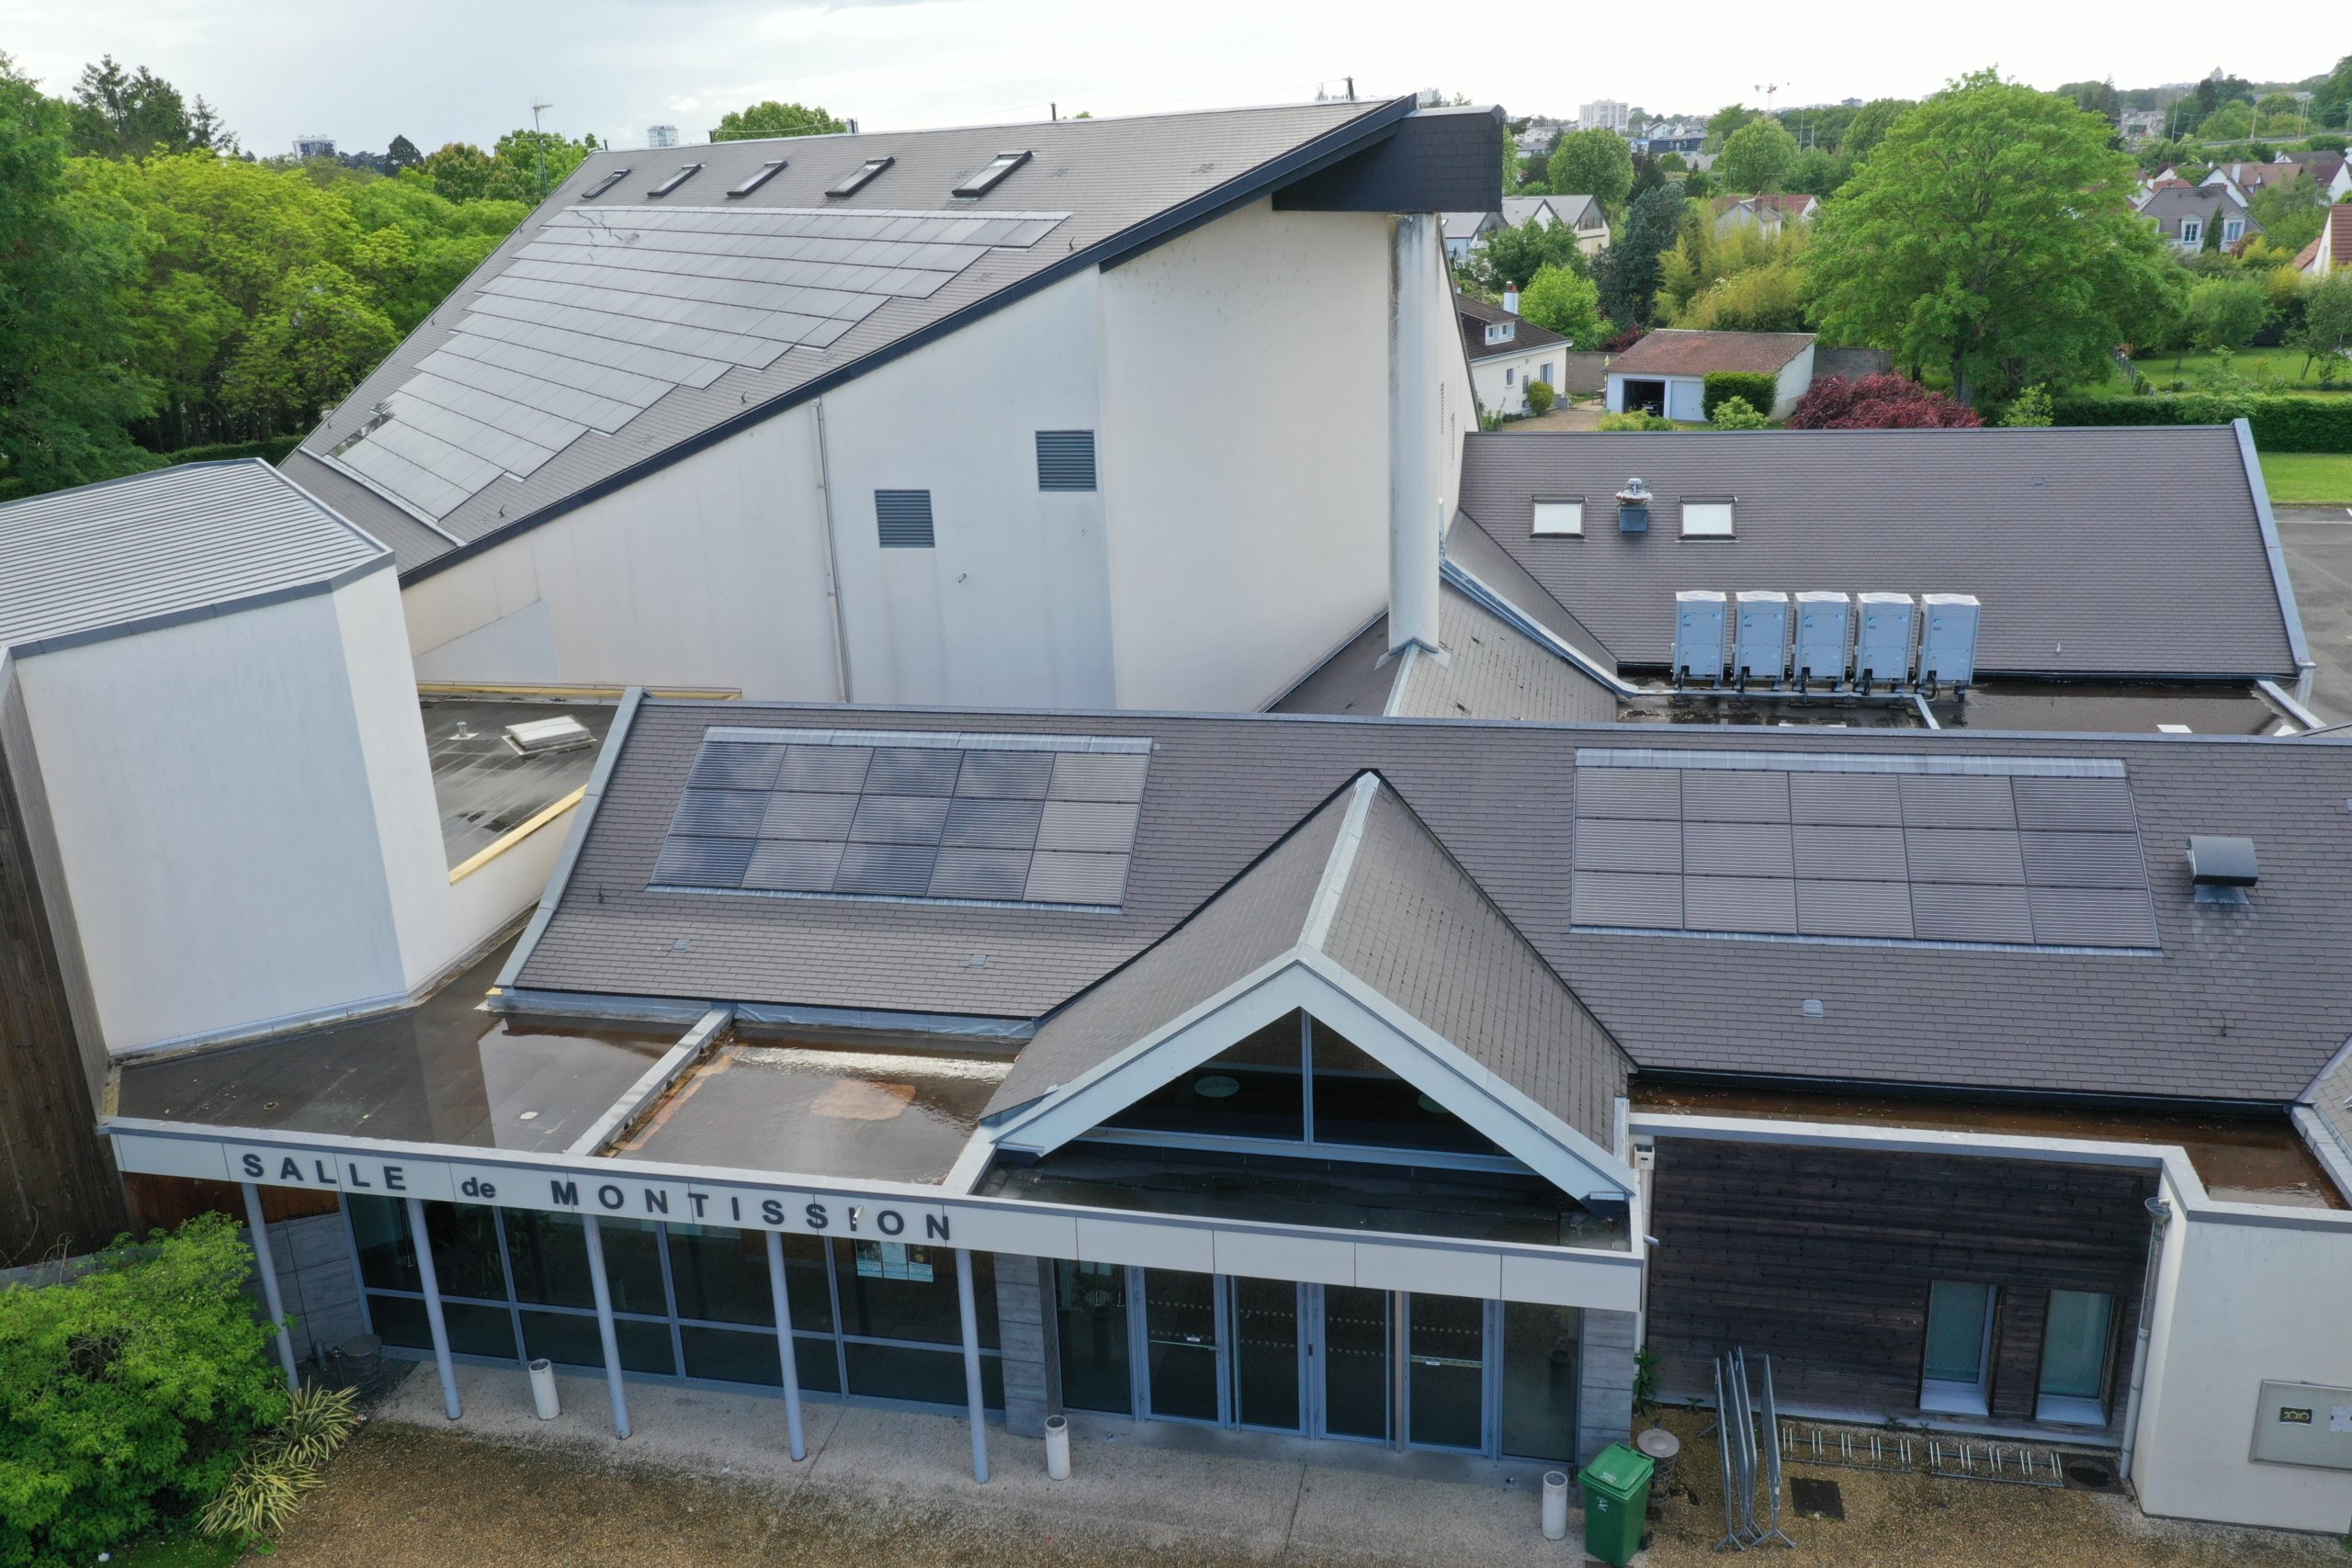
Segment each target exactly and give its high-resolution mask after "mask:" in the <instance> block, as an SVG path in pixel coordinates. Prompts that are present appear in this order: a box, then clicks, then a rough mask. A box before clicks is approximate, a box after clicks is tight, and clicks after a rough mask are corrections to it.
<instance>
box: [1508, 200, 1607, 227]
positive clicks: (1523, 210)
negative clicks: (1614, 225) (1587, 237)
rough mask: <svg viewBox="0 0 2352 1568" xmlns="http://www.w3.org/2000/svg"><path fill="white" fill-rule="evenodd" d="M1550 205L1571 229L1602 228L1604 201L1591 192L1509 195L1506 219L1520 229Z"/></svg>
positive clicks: (1554, 212)
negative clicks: (1577, 194)
mask: <svg viewBox="0 0 2352 1568" xmlns="http://www.w3.org/2000/svg"><path fill="white" fill-rule="evenodd" d="M1545 209H1550V210H1551V212H1552V213H1553V214H1554V215H1555V217H1557V218H1558V220H1560V221H1561V222H1563V223H1566V225H1567V226H1568V227H1569V228H1571V229H1592V228H1598V227H1600V222H1601V217H1600V203H1599V202H1597V201H1595V200H1594V199H1593V198H1592V197H1589V196H1507V197H1503V221H1504V222H1505V223H1508V224H1509V225H1510V226H1511V227H1512V228H1514V229H1516V228H1519V227H1520V226H1521V225H1522V224H1524V223H1527V222H1530V221H1532V220H1533V219H1534V218H1535V216H1536V215H1537V214H1538V213H1541V212H1543V211H1544V210H1545Z"/></svg>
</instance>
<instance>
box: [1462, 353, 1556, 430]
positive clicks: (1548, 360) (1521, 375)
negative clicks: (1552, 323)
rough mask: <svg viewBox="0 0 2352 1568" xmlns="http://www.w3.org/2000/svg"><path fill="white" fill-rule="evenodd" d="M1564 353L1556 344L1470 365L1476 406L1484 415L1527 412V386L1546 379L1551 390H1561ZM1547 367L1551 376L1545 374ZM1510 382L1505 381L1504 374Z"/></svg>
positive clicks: (1475, 361)
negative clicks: (1475, 392)
mask: <svg viewBox="0 0 2352 1568" xmlns="http://www.w3.org/2000/svg"><path fill="white" fill-rule="evenodd" d="M1566 358H1567V350H1566V348H1565V347H1563V346H1562V345H1561V344H1556V343H1555V344H1551V345H1550V346H1548V347H1545V348H1533V349H1529V350H1527V351H1526V352H1525V353H1523V354H1506V355H1496V356H1495V357H1493V358H1490V359H1474V360H1472V361H1471V362H1470V379H1471V384H1472V386H1473V387H1475V388H1476V390H1477V393H1478V407H1479V409H1480V411H1481V412H1487V413H1509V414H1517V413H1524V412H1527V384H1528V383H1529V382H1530V381H1540V380H1549V381H1550V382H1551V383H1552V390H1553V391H1555V392H1557V391H1559V390H1560V381H1561V379H1562V377H1561V367H1562V364H1563V362H1564V361H1566ZM1546 365H1549V366H1550V367H1551V369H1552V374H1551V375H1550V376H1549V377H1546V376H1544V367H1545V366H1546ZM1507 371H1508V372H1509V373H1510V379H1509V380H1505V379H1504V373H1505V372H1507Z"/></svg>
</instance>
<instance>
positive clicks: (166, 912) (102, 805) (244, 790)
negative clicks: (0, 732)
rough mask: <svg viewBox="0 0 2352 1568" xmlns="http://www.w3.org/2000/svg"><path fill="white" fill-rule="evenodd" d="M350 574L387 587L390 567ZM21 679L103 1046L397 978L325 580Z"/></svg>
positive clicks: (364, 584) (213, 1025)
mask: <svg viewBox="0 0 2352 1568" xmlns="http://www.w3.org/2000/svg"><path fill="white" fill-rule="evenodd" d="M356 589H368V590H370V591H372V592H373V593H374V594H375V595H376V596H377V597H379V598H381V599H387V600H389V599H390V596H391V594H392V592H393V588H392V585H391V574H390V572H389V571H385V572H379V573H377V574H375V575H374V576H373V577H372V578H368V579H363V580H361V581H360V582H358V583H356V584H352V585H350V587H347V588H346V589H345V590H344V591H343V592H345V593H349V592H353V591H354V590H356ZM401 651H402V652H404V649H403V650H401ZM394 669H395V671H397V670H398V669H399V662H398V660H396V661H395V663H394ZM19 680H20V682H21V683H22V689H23V692H24V696H25V704H26V709H27V713H28V718H29V719H30V722H31V727H32V730H33V735H34V743H35V745H36V746H37V747H38V748H39V750H40V765H41V771H42V774H43V777H44V778H45V780H46V782H47V784H48V790H49V799H50V805H51V811H52V814H53V817H54V819H55V823H56V832H57V840H58V847H59V852H60V859H61V860H62V863H63V865H64V870H65V875H66V877H67V879H68V882H69V884H70V886H71V888H72V892H73V899H74V918H75V921H76V924H77V925H78V927H79V929H80V933H81V940H82V948H83V953H84V956H85V961H86V963H87V964H88V967H89V973H90V982H91V989H92V991H93V993H94V996H95V998H96V1007H97V1012H98V1024H99V1028H100V1030H101V1032H103V1034H104V1036H105V1040H106V1043H107V1048H108V1049H109V1050H116V1051H119V1050H122V1049H125V1048H128V1047H132V1046H138V1045H145V1044H152V1043H156V1042H158V1041H164V1040H171V1039H178V1038H182V1037H185V1036H187V1035H190V1034H197V1033H204V1032H212V1031H217V1030H224V1029H232V1028H235V1027H238V1026H241V1025H244V1024H248V1023H253V1022H256V1021H266V1020H271V1019H277V1018H283V1017H288V1016H292V1015H298V1014H302V1013H307V1012H311V1011H314V1010H323V1009H333V1008H340V1007H345V1006H349V1005H351V1004H354V1003H357V1002H362V1001H367V1000H373V999H379V998H388V997H391V996H395V995H398V994H400V993H401V992H403V991H404V990H405V989H406V981H405V978H404V976H403V973H402V965H401V933H400V930H399V925H400V921H399V919H398V918H397V917H396V916H395V913H394V904H395V900H394V897H393V893H392V889H391V886H390V882H389V879H388V877H387V874H386V867H385V860H384V854H383V846H382V844H381V843H380V841H379V836H378V829H377V824H376V820H375V810H374V802H373V799H372V792H371V788H370V783H369V779H368V759H367V755H366V750H365V748H364V747H363V744H362V742H361V739H360V720H359V717H358V714H357V711H356V706H355V702H354V693H353V687H352V683H351V681H350V678H349V671H348V669H347V665H346V659H345V641H344V636H343V628H342V625H341V622H340V618H339V613H338V607H337V604H335V602H334V598H333V597H331V596H329V595H325V594H317V595H312V596H311V597H308V598H303V599H296V600H290V601H287V602H285V603H281V604H274V605H270V606H267V607H266V608H262V609H258V610H250V611H245V612H243V613H240V614H235V615H222V616H218V617H214V618H211V619H207V620H201V621H192V622H188V623H186V624H184V625H181V626H172V627H168V628H165V629H163V630H160V631H153V632H148V633H145V634H143V635H140V636H135V637H119V638H115V639H112V640H109V641H105V642H96V643H89V644H85V645H84V646H82V647H79V648H72V649H61V650H59V651H56V652H51V653H44V654H41V655H40V656H38V657H35V658H32V659H28V660H22V661H21V663H20V666H19ZM415 711H416V708H415V698H414V694H413V692H412V693H411V694H410V699H409V712H410V714H411V716H412V719H413V716H414V714H415ZM418 744H419V746H420V748H421V747H422V744H423V742H422V738H421V734H420V739H419V741H418ZM426 800H427V803H428V805H429V802H430V794H429V786H428V794H427V796H426ZM403 901H404V902H407V901H408V900H405V899H404V900H403Z"/></svg>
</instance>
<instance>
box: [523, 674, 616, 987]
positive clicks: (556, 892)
mask: <svg viewBox="0 0 2352 1568" xmlns="http://www.w3.org/2000/svg"><path fill="white" fill-rule="evenodd" d="M644 702H645V688H644V687H642V686H631V687H630V688H629V689H628V691H626V692H624V693H622V694H621V704H620V708H619V711H618V712H616V713H615V714H614V716H613V725H612V728H610V729H608V730H607V731H605V747H604V750H601V751H599V752H598V753H597V754H596V765H595V767H594V768H593V769H591V770H590V772H589V774H588V782H587V784H584V785H582V790H581V796H580V805H579V807H578V808H577V809H576V810H574V811H573V813H572V818H571V834H570V836H568V837H567V838H566V839H565V840H564V841H563V848H562V850H561V851H560V852H558V854H557V856H556V863H555V869H554V870H553V872H551V873H550V874H548V885H547V886H546V888H545V889H543V890H542V891H541V892H540V894H539V904H538V908H536V909H533V910H532V911H531V920H530V923H529V924H528V925H526V926H525V927H524V928H523V934H522V935H521V936H519V937H517V938H515V951H514V952H513V953H509V954H507V958H506V963H505V965H504V966H503V968H501V969H500V970H499V972H498V978H497V980H496V981H495V982H493V984H495V985H496V986H497V987H499V988H500V989H502V990H503V989H506V988H507V987H512V986H513V985H514V984H515V981H516V979H517V977H518V976H521V974H522V973H523V965H524V964H526V963H528V962H529V961H530V957H531V954H532V953H535V952H537V950H538V945H539V939H540V938H541V937H543V936H545V935H546V934H547V930H548V925H549V924H551V923H552V922H553V921H554V919H555V912H556V908H557V907H558V906H559V905H560V904H561V903H562V902H563V896H564V895H565V894H566V893H568V892H570V891H571V874H572V873H573V872H574V871H576V870H577V869H578V868H579V865H580V855H581V852H582V849H583V848H584V847H585V846H586V844H587V842H588V830H589V829H591V828H593V827H594V826H595V822H596V808H597V807H600V806H602V805H603V804H604V801H605V785H606V784H609V783H611V782H612V776H613V769H614V768H615V767H616V766H617V765H618V763H619V761H620V755H621V748H622V747H623V745H625V744H626V743H627V742H628V732H629V726H630V724H631V723H632V722H633V721H634V720H635V719H636V717H637V710H638V709H639V707H640V706H642V705H644Z"/></svg>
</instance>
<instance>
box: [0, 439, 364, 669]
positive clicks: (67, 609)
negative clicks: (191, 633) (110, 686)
mask: <svg viewBox="0 0 2352 1568" xmlns="http://www.w3.org/2000/svg"><path fill="white" fill-rule="evenodd" d="M0 564H4V565H5V567H6V570H5V571H0V652H6V650H8V649H12V648H13V649H16V650H17V651H18V652H25V651H28V650H30V649H32V648H35V647H38V646H41V645H44V644H46V645H51V646H54V645H57V644H60V643H64V642H70V641H74V640H77V639H80V638H85V637H96V636H101V635H106V634H108V633H112V632H118V631H122V630H128V629H131V628H134V627H141V626H163V625H169V624H171V623H172V622H175V621H180V620H191V619H195V618H197V617H198V616H201V615H211V614H215V613H217V612H218V611H220V610H221V609H224V608H228V607H232V606H241V605H250V604H255V603H257V602H266V601H267V600H270V599H272V598H285V597H290V596H292V595H294V594H297V593H301V592H319V591H322V590H323V589H326V588H329V587H333V586H334V585H335V584H337V583H339V582H344V581H349V580H350V579H351V578H353V577H356V576H358V575H360V574H361V573H364V572H367V571H372V570H378V569H379V568H382V567H385V566H389V565H390V557H389V556H388V555H387V554H386V552H385V550H384V547H383V546H381V545H379V544H378V543H377V542H376V541H375V540H374V539H371V538H369V537H368V536H367V535H365V534H363V533H361V532H360V531H359V530H358V529H356V528H355V527H353V526H352V525H350V524H348V523H346V522H345V521H344V520H343V519H342V518H340V517H338V516H336V515H335V514H334V513H333V512H330V511H328V510H327V509H326V508H325V507H323V506H322V505H320V504H319V503H318V502H316V501H314V500H312V499H311V497H309V496H307V495H305V494H303V493H302V492H301V491H299V490H297V489H296V488H295V487H294V486H292V485H290V484H288V483H287V482H286V480H285V479H282V478H281V477H279V475H278V473H277V470H276V469H275V468H271V467H270V466H269V465H268V464H266V463H265V462H262V461H261V460H260V459H259V458H251V459H247V460H244V461H242V462H228V463H187V464H182V465H180V466H178V467H175V468H158V469H156V470H154V471H153V473H145V474H134V475H131V476H130V477H129V478H127V479H111V480H108V481H107V482H106V483H103V484H94V485H83V486H81V487H79V488H78V489H74V490H64V491H53V492H51V494H48V495H38V496H33V497H31V498H30V499H28V500H25V501H19V502H11V503H10V504H8V505H6V506H0Z"/></svg>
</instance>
